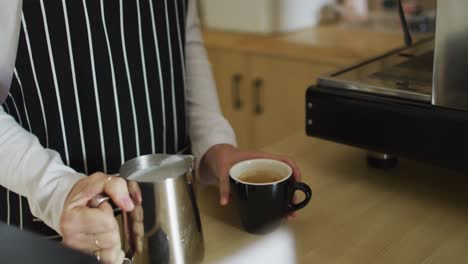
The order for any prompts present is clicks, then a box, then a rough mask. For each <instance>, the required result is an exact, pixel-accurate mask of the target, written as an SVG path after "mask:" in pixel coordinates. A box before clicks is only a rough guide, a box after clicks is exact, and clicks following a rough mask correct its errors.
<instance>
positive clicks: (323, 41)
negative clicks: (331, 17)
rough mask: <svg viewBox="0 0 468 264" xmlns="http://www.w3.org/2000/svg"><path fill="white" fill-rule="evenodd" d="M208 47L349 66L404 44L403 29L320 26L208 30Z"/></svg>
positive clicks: (204, 34)
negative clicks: (256, 31) (272, 31)
mask: <svg viewBox="0 0 468 264" xmlns="http://www.w3.org/2000/svg"><path fill="white" fill-rule="evenodd" d="M203 38H204V41H205V46H206V47H207V48H208V49H209V48H218V49H220V48H222V49H226V50H231V51H238V52H246V53H253V54H257V55H263V56H275V57H282V58H289V59H294V60H302V61H308V62H314V63H320V64H323V65H326V64H330V65H334V66H337V65H340V66H345V65H348V64H350V63H356V62H357V61H360V60H363V59H365V58H368V57H370V56H375V55H378V54H381V53H383V52H386V51H388V50H390V49H392V48H396V47H400V46H403V37H402V36H401V34H400V33H399V32H377V31H369V30H357V29H353V30H349V29H344V28H340V27H339V26H334V25H332V26H320V27H315V28H307V29H304V30H301V31H297V32H292V33H287V34H279V35H272V36H261V35H253V34H245V33H233V32H223V31H212V30H205V31H204V32H203Z"/></svg>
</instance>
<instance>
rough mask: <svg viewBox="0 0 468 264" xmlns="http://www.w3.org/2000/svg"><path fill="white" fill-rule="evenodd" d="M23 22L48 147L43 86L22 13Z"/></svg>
mask: <svg viewBox="0 0 468 264" xmlns="http://www.w3.org/2000/svg"><path fill="white" fill-rule="evenodd" d="M21 22H22V25H23V33H24V37H25V39H26V45H27V48H28V55H29V60H30V63H31V69H32V73H33V77H34V82H35V85H36V90H37V94H38V95H39V102H40V106H41V111H42V119H43V121H44V130H45V142H46V148H48V147H49V133H48V128H47V119H46V116H45V110H44V102H43V100H42V93H41V88H40V86H39V82H38V80H37V74H36V68H35V67H36V66H35V64H34V58H33V55H32V50H31V41H30V39H29V32H28V26H27V25H26V19H25V17H24V14H22V15H21Z"/></svg>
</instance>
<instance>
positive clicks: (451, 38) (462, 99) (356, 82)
mask: <svg viewBox="0 0 468 264" xmlns="http://www.w3.org/2000/svg"><path fill="white" fill-rule="evenodd" d="M437 4H438V5H437V17H436V29H435V35H434V36H433V37H429V38H427V39H422V40H419V41H417V42H415V43H412V40H411V35H410V34H409V32H408V29H407V27H406V21H405V19H404V15H403V11H402V8H401V2H400V3H399V7H400V8H399V11H400V16H401V18H402V25H403V28H404V32H405V42H406V46H404V47H401V48H399V49H396V50H392V51H389V52H388V53H386V54H382V55H381V56H378V57H375V58H372V59H369V60H367V61H364V62H362V63H359V64H357V65H353V66H351V67H348V68H346V69H343V70H340V71H338V72H334V73H332V74H330V75H327V76H323V77H321V78H319V80H318V82H317V85H315V86H312V87H310V88H309V89H308V90H307V94H306V131H307V134H308V135H309V136H313V137H318V138H322V139H326V140H331V141H335V142H339V143H343V144H348V145H352V146H355V147H359V148H363V149H366V150H369V155H368V161H369V164H370V165H373V166H377V167H382V168H386V167H393V166H396V164H397V158H396V157H403V158H408V159H413V160H418V161H422V162H427V163H432V164H435V165H439V166H443V167H447V168H450V169H455V170H461V171H464V172H468V162H467V161H466V159H467V157H466V155H465V153H466V151H467V150H468V50H465V49H468V20H466V19H465V13H466V12H467V11H468V1H466V0H450V1H446V0H438V2H437Z"/></svg>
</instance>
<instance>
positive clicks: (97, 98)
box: [83, 0, 107, 173]
mask: <svg viewBox="0 0 468 264" xmlns="http://www.w3.org/2000/svg"><path fill="white" fill-rule="evenodd" d="M83 8H84V13H85V19H86V28H87V31H88V42H89V43H88V44H89V53H90V58H91V69H92V75H93V85H94V94H95V99H96V109H97V116H98V124H99V136H100V141H101V152H102V168H103V171H104V173H107V161H106V149H105V146H104V133H103V128H102V118H101V106H100V103H99V92H98V86H97V79H96V65H95V62H94V48H93V38H92V34H91V25H90V22H89V15H88V7H87V5H86V0H83Z"/></svg>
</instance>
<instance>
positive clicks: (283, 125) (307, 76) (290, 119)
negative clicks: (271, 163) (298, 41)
mask: <svg viewBox="0 0 468 264" xmlns="http://www.w3.org/2000/svg"><path fill="white" fill-rule="evenodd" d="M250 62H251V75H252V81H251V83H250V87H251V93H252V100H253V102H252V105H251V106H250V107H251V111H252V112H253V113H254V120H253V141H252V142H253V143H254V145H253V148H255V149H260V148H262V147H266V146H268V145H271V144H273V143H275V142H277V141H280V140H282V139H284V138H285V137H287V136H289V135H291V134H293V133H294V132H297V131H301V130H303V131H304V133H305V94H306V89H307V88H308V87H309V86H310V85H311V84H313V83H315V82H316V81H317V78H318V76H319V75H322V74H325V73H327V72H330V71H333V70H335V67H333V66H323V65H314V64H311V63H307V62H300V61H291V60H287V59H283V58H274V57H263V56H252V58H251V61H250Z"/></svg>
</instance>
